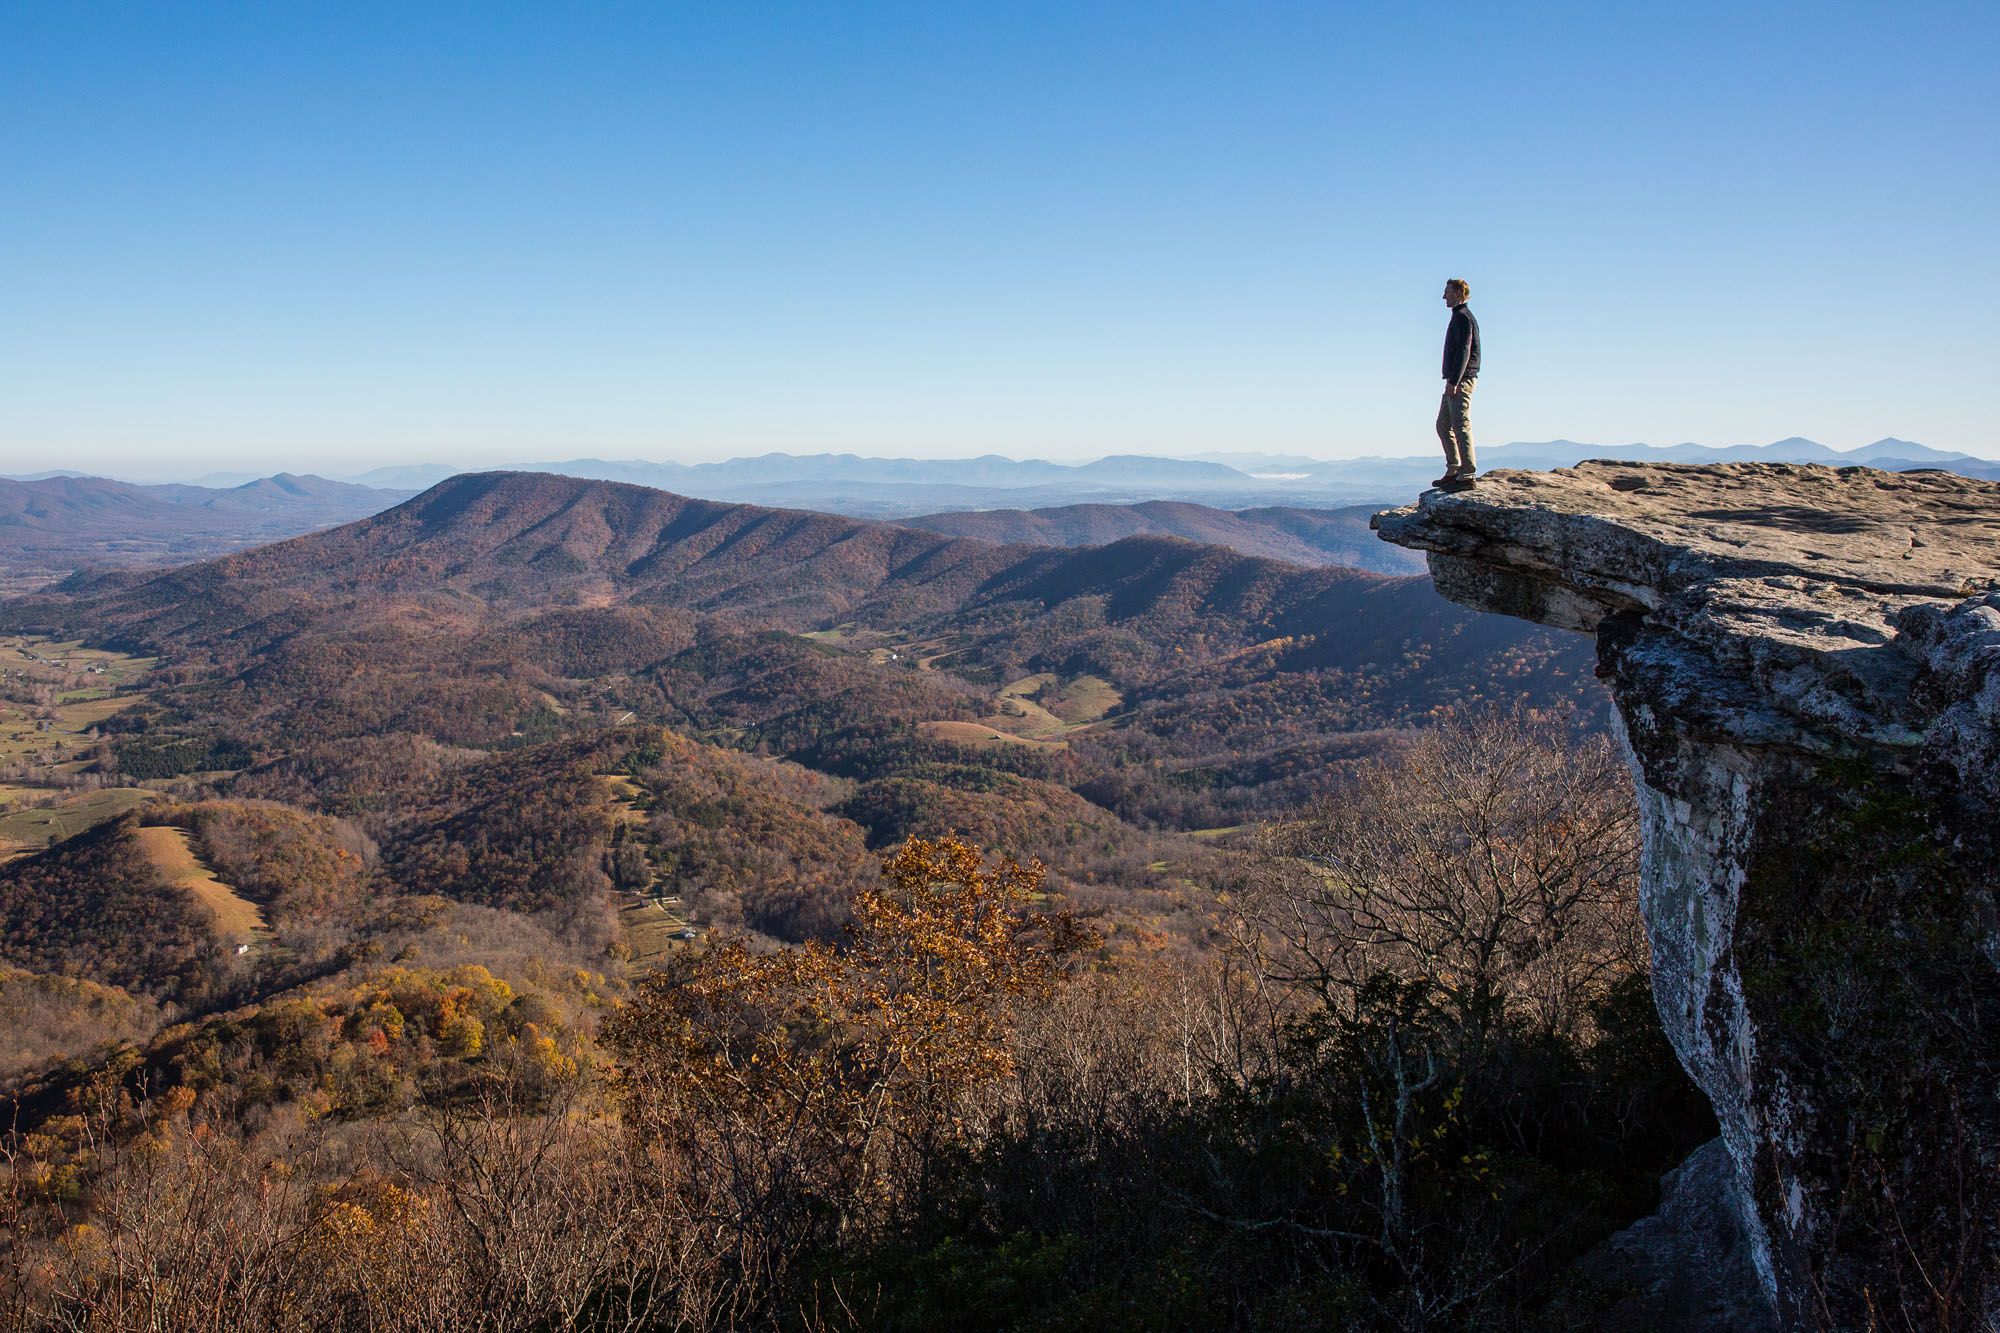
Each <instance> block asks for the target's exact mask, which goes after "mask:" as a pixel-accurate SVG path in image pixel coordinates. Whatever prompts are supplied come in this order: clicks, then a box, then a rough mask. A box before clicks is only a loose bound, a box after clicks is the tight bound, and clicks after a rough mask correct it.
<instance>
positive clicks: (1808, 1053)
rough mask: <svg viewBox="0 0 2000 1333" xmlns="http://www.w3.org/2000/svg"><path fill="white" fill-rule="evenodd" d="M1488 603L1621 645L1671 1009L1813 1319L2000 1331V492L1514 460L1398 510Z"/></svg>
mask: <svg viewBox="0 0 2000 1333" xmlns="http://www.w3.org/2000/svg"><path fill="white" fill-rule="evenodd" d="M1375 522H1376V527H1377V529H1378V530H1379V532H1380V533H1381V535H1382V536H1383V537H1384V538H1386V539H1387V540H1389V541H1392V542H1396V543H1398V544H1400V545H1403V546H1409V547H1414V548H1417V549H1420V550H1423V551H1426V552H1428V553H1429V558H1430V566H1431V573H1432V576H1433V578H1434V580H1435V581H1436V584H1437V587H1438V590H1439V591H1440V592H1442V593H1443V594H1444V595H1445V596H1447V597H1450V598H1452V599H1453V600H1455V601H1459V602H1462V603H1464V604H1466V605H1468V606H1473V607H1478V608H1480V609H1483V610H1489V611H1500V612H1504V613H1507V614H1509V615H1515V616H1521V617H1524V618H1526V619H1529V620H1534V621H1539V622H1541V623H1543V624H1549V625H1558V626H1563V627H1567V628H1570V629H1576V630H1582V631H1586V632H1594V633H1595V634H1596V635H1597V640H1598V656H1599V674H1600V675H1602V676H1604V677H1605V678H1606V679H1607V680H1608V681H1609V683H1610V686H1611V689H1612V693H1613V696H1614V698H1615V700H1616V704H1617V714H1618V717H1619V720H1620V723H1621V731H1622V739H1623V742H1624V744H1625V746H1626V749H1627V753H1628V755H1629V756H1630V759H1631V762H1632V767H1633V773H1634V777H1635V779H1636V780H1637V783H1638V790H1639V799H1640V803H1641V810H1642V815H1643V820H1644V832H1645V850H1644V860H1643V866H1642V870H1643V887H1642V895H1643V902H1642V907H1643V909H1644V913H1645V919H1646V924H1647V929H1648V933H1649V936H1650V939H1651V943H1652V950H1653V967H1654V975H1653V991H1654V999H1655V1000H1656V1002H1657V1004H1658V1006H1659V1011H1660V1017H1661V1020H1662V1022H1663V1023H1664V1024H1665V1026H1666V1029H1667V1033H1668V1035H1669V1037H1670V1038H1671V1039H1672V1042H1673V1045H1674V1049H1675V1050H1676V1051H1677V1052H1678V1053H1679V1055H1680V1058H1681V1061H1682V1063H1683V1064H1684V1065H1685V1066H1686V1067H1687V1069H1688V1072H1689V1073H1690V1074H1691V1075H1692V1076H1693V1078H1694V1079H1695V1081H1696V1082H1697V1083H1698V1084H1699V1085H1700V1086H1701V1087H1702V1089H1703V1090H1704V1091H1705V1092H1706V1093H1707V1094H1708V1096H1709V1097H1710V1099H1711V1100H1712V1101H1713V1102H1714V1104H1715V1109H1716V1114H1717V1117H1718V1119H1719V1120H1720V1122H1721V1125H1722V1132H1723V1141H1724V1143H1725V1144H1726V1145H1727V1148H1728V1151H1729V1156H1730V1158H1731V1159H1732V1161H1733V1162H1734V1164H1735V1169H1736V1171H1737V1173H1738V1174H1739V1176H1740V1180H1741V1183H1742V1186H1743V1189H1742V1191H1741V1192H1740V1193H1739V1194H1738V1195H1737V1198H1738V1199H1739V1200H1741V1201H1742V1202H1740V1203H1739V1205H1738V1206H1739V1207H1740V1208H1741V1209H1742V1211H1743V1213H1744V1214H1745V1215H1744V1216H1743V1217H1742V1219H1741V1220H1742V1224H1743V1228H1744V1231H1745V1233H1746V1234H1747V1235H1748V1237H1749V1239H1750V1246H1749V1248H1750V1251H1751V1254H1752V1259H1753V1262H1754V1264H1755V1266H1756V1268H1757V1270H1758V1274H1759V1277H1760V1279H1761V1281H1762V1283H1763V1285H1764V1287H1765V1289H1766V1291H1767V1293H1768V1294H1769V1295H1770V1297H1771V1298H1772V1300H1773V1301H1774V1303H1775V1304H1776V1307H1777V1310H1778V1314H1779V1318H1780V1321H1781V1322H1782V1323H1783V1324H1784V1325H1786V1326H1787V1327H1832V1328H1868V1327H1918V1328H1922V1327H1938V1326H1948V1327H1954V1328H1956V1327H1982V1326H1986V1325H1984V1324H1983V1323H1982V1321H1983V1320H1985V1319H1988V1318H1991V1317H1993V1316H1994V1315H1995V1314H1996V1313H2000V910H1996V896H2000V895H1996V887H1997V886H2000V855H1996V850H1997V849H2000V837H1996V833H2000V830H1997V829H1996V809H1995V804H1996V800H2000V485H1996V484H1994V483H1990V482H1978V481H1971V480H1967V479H1964V478H1960V477H1955V476H1950V475H1946V474H1942V473H1900V474H1897V473H1886V472H1877V471H1873V470H1870V469H1865V468H1841V469H1833V468H1825V467H1808V466H1784V465H1776V464H1754V463H1746V464H1727V465H1719V466H1709V467H1681V466H1671V465H1641V464H1624V463H1585V464H1582V465H1581V466H1579V467H1576V468H1573V469H1565V470H1562V471H1557V472H1548V473H1508V472H1501V473H1496V474H1491V475H1489V476H1488V477H1485V478H1482V479H1481V481H1480V484H1479V486H1478V487H1477V488H1476V489H1474V490H1471V491H1466V492H1462V493H1458V494H1446V493H1443V492H1436V491H1433V492H1428V493H1426V494H1425V495H1424V496H1423V498H1422V499H1421V500H1420V501H1419V502H1418V503H1417V504H1416V505H1414V506H1411V507H1409V508H1405V509H1398V510H1393V511H1390V512H1388V513H1384V514H1381V515H1378V516H1377V518H1376V520H1375Z"/></svg>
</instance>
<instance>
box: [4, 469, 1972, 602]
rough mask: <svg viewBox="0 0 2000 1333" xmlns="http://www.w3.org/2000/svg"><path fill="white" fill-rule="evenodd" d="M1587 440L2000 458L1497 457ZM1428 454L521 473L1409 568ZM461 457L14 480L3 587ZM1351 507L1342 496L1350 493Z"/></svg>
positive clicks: (984, 534)
mask: <svg viewBox="0 0 2000 1333" xmlns="http://www.w3.org/2000/svg"><path fill="white" fill-rule="evenodd" d="M1585 458H1619V459H1631V460H1635V461H1648V462H1683V463H1709V462H1737V461H1746V460H1763V461H1767V462H1800V463H1825V464H1831V465H1834V466H1852V465H1863V466H1869V467H1879V468H1884V469H1887V470H1891V471H1908V470H1912V469H1917V468H1944V469H1947V470H1950V471H1954V472H1959V473H1962V474H1964V475H1966V476H1971V477H1982V478H1987V479H2000V462H1994V461H1991V460H1986V459H1978V458H1973V457H1971V456H1970V455H1967V454H1962V453H1950V452H1946V451H1944V450H1939V449H1932V448H1929V447H1927V446H1925V445H1921V444H1916V443H1913V442H1911V441H1908V440H1898V439H1883V440H1877V441H1876V442H1875V443H1873V444H1870V445H1865V446H1863V447H1861V448H1859V449H1852V450H1848V451H1845V452H1842V451H1840V450H1835V449H1830V448H1828V447H1827V446H1825V445H1822V444H1818V443H1815V442H1814V441H1812V440H1806V439H1797V438H1794V439H1786V440H1779V441H1777V442H1775V443H1773V444H1765V445H1733V446H1725V447H1715V446H1709V445H1698V444H1677V445H1667V446H1655V445H1644V444H1624V445H1592V444H1580V443H1577V442H1575V441H1572V440H1550V441H1546V442H1541V443H1517V444H1505V445H1499V446H1497V447H1494V448H1490V449H1486V450H1483V451H1482V454H1481V458H1480V462H1481V464H1482V466H1484V467H1486V468H1487V469H1489V470H1490V469H1494V468H1554V467H1567V466H1569V465H1571V464H1574V463H1577V462H1580V461H1582V460H1583V459H1585ZM1438 466H1439V460H1438V459H1437V458H1435V457H1431V456H1428V455H1426V456H1421V457H1415V458H1349V459H1335V460H1331V461H1326V460H1314V459H1310V458H1305V457H1303V456H1299V455H1289V454H1260V453H1227V454H1214V455H1210V456H1208V457H1204V458H1155V457H1150V456H1147V455H1141V454H1127V455H1118V456H1114V457H1109V458H1101V459H1098V460H1097V461H1095V462H1091V463H1083V464H1067V463H1052V462H1048V461H1045V460H1040V459H1013V458H1005V457H1002V456H1000V455H998V454H988V455H985V456H983V457H979V458H931V459H924V458H863V457H859V456H857V455H854V454H812V455H805V456H797V455H792V454H781V453H774V454H765V455H762V456H760V457H756V458H736V459H730V460H728V461H727V462H721V463H697V464H682V463H669V462H657V463H656V462H645V461H637V460H634V461H622V462H620V461H607V460H605V459H597V458H574V459H569V460H566V461H562V462H553V463H542V464H534V465H530V466H527V467H524V468H517V469H513V470H514V471H517V472H529V473H555V474H560V475H564V476H569V477H575V478H579V479H583V480H591V481H621V482H627V483H633V484H637V485H641V486H647V487H651V488H654V489H657V490H666V491H671V492H673V493H674V494H676V495H682V496H688V497H692V498H696V499H703V500H713V501H721V502H726V503H732V504H757V505H764V506H768V507H772V508H797V509H812V510H817V511H820V512H822V513H836V514H846V515H850V516H853V517H859V518H878V519H893V520H896V521H898V522H903V523H906V524H909V525H911V526H915V527H920V528H924V529H926V530H929V531H932V532H939V533H947V534H950V535H955V536H976V537H981V538H983V539H986V540H990V541H998V542H1032V543H1036V544H1048V545H1060V546H1080V545H1095V544H1101V543H1103V542H1107V541H1114V540H1118V539H1119V538H1122V537H1128V536H1139V535H1163V536H1177V537H1184V538H1187V539H1188V540H1191V541H1198V542H1203V543H1206V544H1209V545H1218V546H1224V547H1228V548H1229V549H1231V550H1235V551H1238V552H1241V553H1243V554H1248V555H1258V556H1265V557H1269V558H1273V559H1280V560H1285V561H1289V562H1291V563H1295V564H1304V565H1325V564H1350V565H1355V566H1358V567H1360V568H1364V569H1372V570H1375V571H1377V572H1380V573H1397V572H1402V571H1404V570H1405V569H1407V568H1408V566H1407V565H1406V564H1403V563H1398V562H1399V561H1400V560H1401V559H1402V553H1400V552H1395V551H1392V550H1390V548H1387V547H1384V546H1382V545H1381V544H1380V543H1379V542H1376V541H1374V540H1373V539H1372V538H1371V537H1370V535H1369V534H1368V532H1367V531H1366V522H1365V514H1366V511H1367V510H1368V509H1370V508H1380V507H1382V506H1385V505H1388V504H1391V503H1399V502H1401V501H1403V500H1406V499H1408V498H1409V497H1410V496H1411V495H1413V494H1415V493H1416V492H1418V491H1420V490H1422V489H1423V488H1424V487H1425V486H1427V485H1428V484H1429V483H1430V481H1431V478H1432V476H1433V475H1434V474H1435V472H1436V471H1437V469H1438ZM459 472H460V469H454V468H451V467H448V466H445V465H442V464H410V465H405V466H398V467H389V468H377V469H375V470H373V471H370V472H365V473H361V474H359V475H358V476H352V477H345V478H340V479H336V480H329V479H327V478H324V477H315V476H296V475H293V474H290V473H280V474H279V475H277V476H273V477H262V478H257V479H254V480H249V481H239V479H237V478H235V477H231V476H222V475H217V476H215V477H211V478H207V479H205V480H211V481H214V480H223V481H228V482H230V483H231V484H229V485H222V486H217V485H197V484H172V485H150V486H147V485H134V484H131V483H127V482H121V481H111V480H107V479H105V478H101V477H85V476H78V475H76V474H74V473H71V472H67V471H60V470H58V471H48V472H42V473H37V474H35V475H34V476H32V477H19V478H0V595H5V594H7V593H10V592H19V591H24V590H26V589H28V588H32V587H37V586H41V585H43V584H46V583H49V582H51V581H53V580H55V579H58V578H61V577H63V576H64V575H65V574H68V573H69V572H71V571H74V570H78V569H85V568H97V569H116V568H148V567H153V568H156V567H159V566H162V565H170V564H177V563H182V562H185V561H189V560H195V559H200V558H202V557H205V556H211V555H218V554H222V553H224V552H228V551H233V550H238V549H241V548H243V547H246V546H253V545H257V544H259V543H262V542H269V541H275V540H278V539H281V538H284V537H291V536H296V535H298V534H299V533H303V532H310V531H313V530H314V529H317V528H325V527H331V526H333V525H335V524H338V523H344V522H349V521H351V520H354V519H357V518H363V517H366V516H368V515H370V514H374V513H378V512H380V511H382V510H384V509H387V508H389V507H390V506H392V505H394V504H397V503H399V502H401V501H403V500H405V499H407V498H409V497H410V496H411V495H413V494H415V493H417V492H419V491H422V490H425V489H428V488H429V487H431V486H434V485H436V484H437V483H439V482H441V481H444V480H446V479H447V478H449V477H452V476H454V475H458V474H459ZM1343 510H1344V511H1347V512H1342V511H1343Z"/></svg>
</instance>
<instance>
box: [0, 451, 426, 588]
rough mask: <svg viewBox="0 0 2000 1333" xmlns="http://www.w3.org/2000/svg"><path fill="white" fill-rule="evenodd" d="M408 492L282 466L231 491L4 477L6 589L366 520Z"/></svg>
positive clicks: (2, 581) (2, 568) (1, 559)
mask: <svg viewBox="0 0 2000 1333" xmlns="http://www.w3.org/2000/svg"><path fill="white" fill-rule="evenodd" d="M411 494H412V492H410V491H397V490H383V489H378V488H375V487H370V486H360V485H356V484H354V483H352V482H344V481H329V480H327V479H326V478H324V477H301V476H294V475H292V474H291V473H287V472H281V473H279V474H278V475H277V476H274V477H263V478H259V479H258V480H256V481H251V482H247V483H244V484H243V485H239V486H231V487H225V488H218V487H208V486H190V485H179V484H175V485H164V486H135V485H132V484H130V483H128V482H122V481H111V480H108V479H106V478H104V477H80V476H76V475H73V474H70V473H55V474H52V475H43V476H41V477H38V478H34V479H25V480H22V479H14V478H0V594H4V593H7V592H18V591H25V590H26V589H28V588H32V587H35V586H38V585H40V584H43V583H46V582H49V581H50V580H51V579H54V578H59V577H61V576H62V575H64V574H67V573H69V572H70V571H72V570H76V569H82V568H95V569H135V568H149V567H157V566H160V565H169V564H179V563H182V562H185V561H189V560H199V559H201V558H203V557H204V556H211V555H220V554H222V553H224V552H227V551H234V550H239V549H241V548H242V547H245V546H256V545H260V544H262V543H264V542H271V541H277V540H279V539H281V538H285V537H292V536H296V535H298V534H299V533H301V532H310V531H312V530H313V529H315V528H326V527H332V526H334V525H335V524H339V523H347V522H351V521H353V520H354V519H357V518H365V517H367V516H368V515H369V514H374V513H379V512H380V511H381V510H384V509H387V508H389V507H390V506H391V505H394V504H398V503H400V502H402V501H403V500H406V499H408V498H409V497H410V495H411Z"/></svg>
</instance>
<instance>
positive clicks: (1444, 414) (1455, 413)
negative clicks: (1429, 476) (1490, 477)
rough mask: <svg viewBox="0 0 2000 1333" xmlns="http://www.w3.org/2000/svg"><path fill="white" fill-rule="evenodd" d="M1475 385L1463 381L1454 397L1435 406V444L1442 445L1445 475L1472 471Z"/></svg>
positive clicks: (1450, 396) (1452, 395)
mask: <svg viewBox="0 0 2000 1333" xmlns="http://www.w3.org/2000/svg"><path fill="white" fill-rule="evenodd" d="M1477 383H1478V381H1477V380H1466V381H1465V382H1464V383H1462V384H1460V385H1459V386H1458V392H1457V393H1447V394H1445V396H1444V401H1443V402H1442V403H1440V404H1439V405H1438V442H1439V443H1441V444H1442V445H1444V468H1445V471H1446V472H1453V473H1457V472H1471V471H1474V470H1475V469H1476V466H1477V465H1476V464H1475V463H1474V462H1473V461H1472V386H1473V385H1475V384H1477Z"/></svg>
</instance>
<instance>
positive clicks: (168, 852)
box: [138, 827, 265, 944]
mask: <svg viewBox="0 0 2000 1333" xmlns="http://www.w3.org/2000/svg"><path fill="white" fill-rule="evenodd" d="M138 837H139V845H140V846H142V847H144V848H145V849H146V855H147V856H149V857H151V858H152V861H153V864H154V865H156V866H158V867H159V869H160V874H161V875H162V876H163V877H164V878H165V879H166V881H167V883H169V884H171V885H173V886H174V887H175V888H176V889H180V890H181V891H183V892H185V893H191V894H193V895H194V896H195V897H196V898H197V899H199V900H200V902H201V905H202V906H203V907H206V908H207V909H208V910H209V911H210V912H211V913H213V914H214V916H215V926H216V930H217V931H218V932H219V933H220V934H221V935H222V936H223V937H224V938H225V939H228V940H229V941H230V942H231V943H234V944H249V943H250V942H252V941H253V940H256V939H258V938H260V937H261V936H263V935H264V934H265V926H264V912H263V909H262V908H260V907H258V906H257V904H255V903H253V902H251V901H250V900H249V899H247V898H245V897H243V896H242V895H241V894H239V893H237V892H236V890H235V889H233V888H231V887H230V886H229V885H227V884H224V883H223V882H222V881H221V880H219V879H217V878H216V877H215V873H214V872H213V871H211V870H210V869H209V868H208V867H207V866H205V865H203V864H202V863H201V862H200V860H198V859H197V858H196V857H195V854H194V848H193V847H192V846H190V845H189V843H188V833H187V830H186V829H179V828H166V827H161V828H142V829H140V830H139V833H138Z"/></svg>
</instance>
